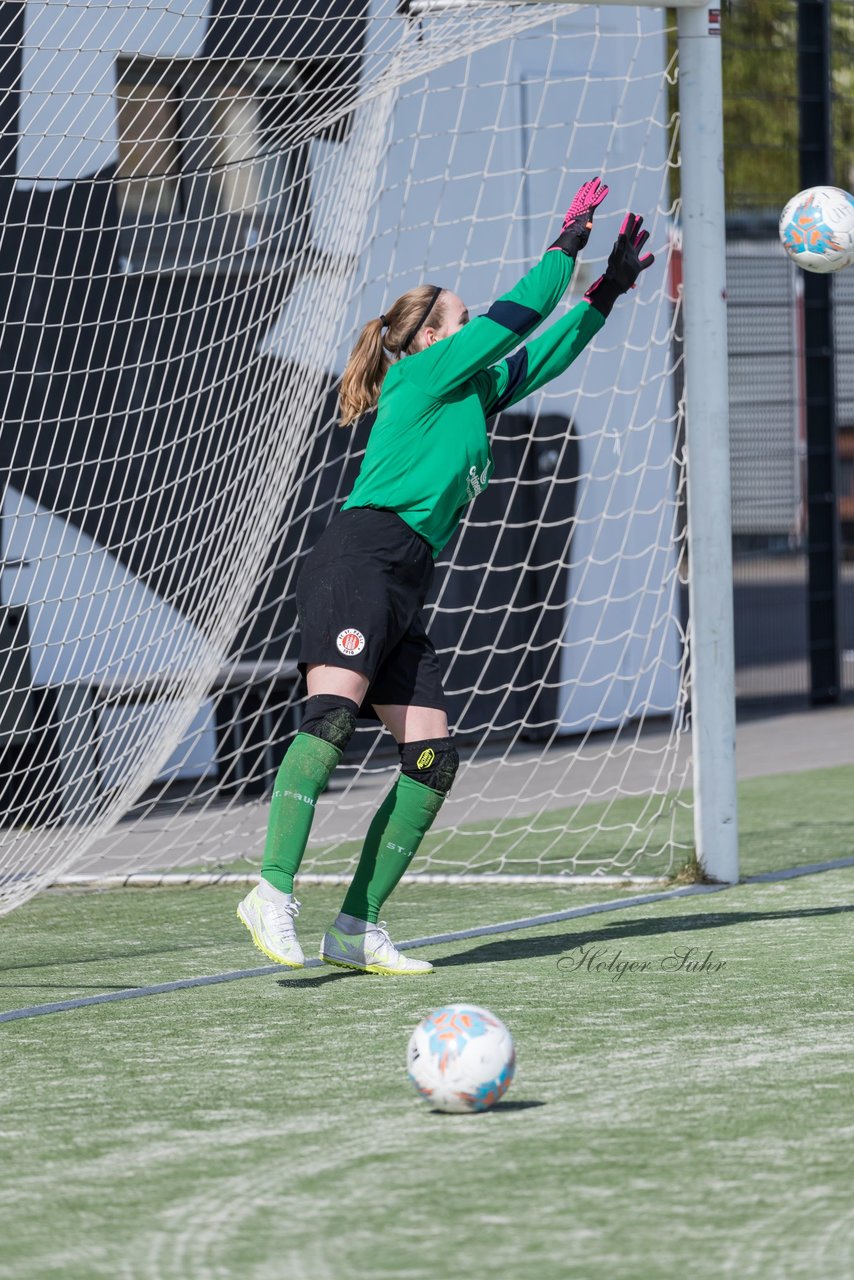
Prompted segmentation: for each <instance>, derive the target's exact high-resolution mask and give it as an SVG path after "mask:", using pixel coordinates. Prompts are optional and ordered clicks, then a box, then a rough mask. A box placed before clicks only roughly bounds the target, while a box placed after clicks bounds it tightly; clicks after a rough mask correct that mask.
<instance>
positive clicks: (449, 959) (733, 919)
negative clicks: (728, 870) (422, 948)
mask: <svg viewBox="0 0 854 1280" xmlns="http://www.w3.org/2000/svg"><path fill="white" fill-rule="evenodd" d="M846 912H849V913H850V912H854V905H850V906H839V907H809V908H806V909H804V910H802V911H715V912H703V913H702V914H701V913H698V914H697V915H688V916H669V917H657V916H651V917H649V918H647V919H641V920H638V919H637V918H635V919H633V920H620V921H615V922H614V923H613V924H609V925H606V926H605V927H604V928H601V929H583V930H580V931H579V932H575V931H574V930H569V929H567V930H563V929H562V930H561V931H560V933H553V934H549V935H548V936H547V937H537V938H530V937H526V936H525V935H524V934H514V935H513V937H510V938H504V939H502V940H501V941H499V942H484V943H481V944H480V945H479V946H476V947H469V948H468V949H467V950H465V951H457V952H456V953H455V954H454V955H451V956H441V957H439V958H438V959H434V961H433V964H434V965H435V967H436V968H437V969H445V968H450V967H451V966H453V965H466V964H498V963H501V962H502V961H504V960H535V959H537V958H540V957H543V956H554V955H561V954H562V953H563V952H564V951H568V950H570V949H573V948H575V947H584V946H589V945H590V944H591V943H604V942H626V941H627V940H628V939H629V938H653V937H660V936H667V935H668V934H672V933H695V932H698V931H702V930H706V929H722V928H726V927H728V926H730V925H739V924H758V923H762V922H769V923H770V922H773V921H776V920H807V919H817V918H819V917H822V916H835V915H841V914H843V913H846Z"/></svg>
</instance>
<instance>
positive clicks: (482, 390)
mask: <svg viewBox="0 0 854 1280" xmlns="http://www.w3.org/2000/svg"><path fill="white" fill-rule="evenodd" d="M642 223H643V219H642V218H638V217H636V215H635V214H633V213H630V214H627V215H626V218H625V220H624V221H623V225H622V227H621V229H620V234H619V236H618V237H617V240H616V243H615V244H614V248H613V249H612V250H611V255H610V257H609V259H608V266H607V268H606V269H605V272H604V274H603V275H601V276H600V277H599V279H598V280H597V281H595V283H594V284H592V285H591V286H590V288H589V289H588V290H587V292H586V294H585V295H584V301H583V302H579V303H578V305H577V306H575V307H573V308H572V310H571V311H569V312H567V314H566V315H565V316H562V317H561V319H560V320H558V321H556V323H555V324H553V325H551V326H550V327H549V328H548V329H547V330H546V331H545V333H542V334H540V336H539V337H538V338H534V339H533V340H532V341H531V342H529V343H528V344H527V345H526V346H524V347H520V348H519V350H518V351H515V352H514V353H513V355H512V356H510V357H509V358H508V359H507V360H502V361H501V363H500V364H496V365H494V366H493V367H492V368H491V369H485V370H484V371H483V372H481V373H478V374H477V375H476V377H475V385H476V386H477V391H478V395H479V396H480V399H481V402H482V404H483V411H484V413H485V414H486V416H487V417H489V416H491V415H492V414H496V413H500V412H501V411H502V410H503V409H508V408H509V407H510V406H511V405H514V404H516V403H517V401H519V400H522V399H524V397H525V396H527V395H530V394H531V392H532V391H538V390H539V388H540V387H542V386H545V384H546V383H547V382H551V381H552V379H553V378H557V377H558V376H559V375H560V374H561V373H563V372H564V371H565V370H566V369H568V368H569V366H570V365H571V364H572V362H573V360H575V359H576V358H577V357H578V356H579V355H580V354H581V352H582V351H583V350H584V348H585V347H586V346H587V344H588V342H589V341H590V339H591V338H592V337H593V335H594V334H596V333H598V332H599V330H600V329H601V328H602V326H603V324H604V323H605V320H606V318H607V317H608V315H609V314H610V312H611V308H612V307H613V305H614V303H615V302H616V300H617V298H618V297H619V296H620V295H621V294H623V293H628V291H629V290H630V289H633V288H634V286H635V283H636V281H637V278H638V276H639V275H640V273H641V272H642V271H645V270H646V269H647V267H651V266H652V264H653V262H654V261H655V258H654V257H653V255H652V254H651V253H648V254H646V255H644V257H641V256H640V251H641V249H642V248H643V246H644V244H645V243H646V241H647V239H648V238H649V232H647V231H642V230H641V226H642Z"/></svg>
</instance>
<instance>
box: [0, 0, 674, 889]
mask: <svg viewBox="0 0 854 1280" xmlns="http://www.w3.org/2000/svg"><path fill="white" fill-rule="evenodd" d="M2 21H3V22H4V23H5V24H6V30H5V34H4V43H5V50H4V52H5V55H6V61H5V69H4V71H3V79H2V84H0V98H2V102H3V108H2V109H3V112H4V117H3V118H4V124H5V126H6V127H5V128H4V136H6V137H12V136H15V135H17V141H16V143H15V145H13V146H11V147H10V148H9V150H8V152H7V154H6V155H5V156H4V161H3V168H2V175H3V176H2V183H3V191H4V206H5V216H4V225H3V230H2V233H0V270H2V273H3V276H4V281H3V299H4V307H5V309H6V313H5V316H4V330H3V337H2V345H3V353H4V359H3V364H2V369H3V372H2V379H3V395H4V417H3V422H2V428H0V431H1V432H2V457H3V470H4V476H5V487H4V491H3V505H2V515H1V517H0V557H1V559H0V568H2V572H0V626H2V633H0V672H2V674H0V689H2V706H0V790H2V813H3V817H2V830H0V894H2V900H3V902H4V903H5V906H6V907H7V908H8V907H11V906H14V905H16V904H17V903H19V902H22V901H24V900H25V899H26V898H27V897H29V896H31V895H32V894H33V893H35V892H37V891H38V890H39V889H40V888H42V887H44V886H46V885H48V884H51V883H53V882H56V881H57V880H58V879H60V878H61V877H67V876H70V875H78V876H99V877H109V876H121V877H127V876H129V875H133V874H137V873H151V874H156V875H158V876H159V875H161V874H162V873H169V872H175V873H180V874H182V875H184V874H188V873H190V872H193V873H197V872H198V873H204V872H209V873H216V874H219V873H221V872H225V871H227V872H246V873H249V872H251V871H253V870H256V869H257V867H258V866H259V865H260V852H261V849H262V846H263V838H264V829H265V822H266V811H267V799H268V796H269V792H270V789H271V787H272V781H273V778H274V776H275V773H276V770H277V768H278V765H279V763H280V760H281V757H282V755H283V753H284V750H285V748H286V746H287V743H288V741H289V735H291V734H292V733H293V731H294V728H295V725H296V724H297V723H298V712H299V704H300V699H301V696H302V692H301V689H300V686H299V682H298V679H297V673H296V668H295V658H296V651H297V645H296V641H297V635H296V614H295V606H294V584H295V579H296V576H297V574H298V573H299V570H300V567H301V565H302V563H303V561H304V558H305V556H306V554H307V552H308V550H309V549H310V548H311V546H312V545H313V544H314V542H315V541H316V540H317V538H318V536H319V534H320V533H321V532H322V530H323V529H324V528H325V527H326V525H327V524H328V522H329V520H330V519H331V518H332V516H333V515H334V513H335V512H336V511H337V510H338V508H339V506H340V504H341V502H342V501H343V499H344V498H345V497H346V495H347V493H348V492H349V487H350V486H351V485H352V482H353V479H354V476H355V474H356V471H357V469H358V465H359V460H360V457H361V454H362V452H363V450H364V447H365V442H366V439H367V436H368V432H369V428H370V423H369V422H363V423H362V424H361V425H359V426H357V428H356V429H355V430H353V431H343V430H341V429H339V428H338V427H337V426H336V425H335V421H334V401H335V389H336V380H337V378H338V376H339V375H340V373H341V370H342V368H343V364H344V361H345V359H346V356H347V354H348V352H349V349H350V347H351V346H352V343H353V341H354V338H355V335H356V333H357V332H358V329H359V327H360V326H361V325H362V324H363V323H364V322H365V321H366V320H368V319H370V318H372V317H375V316H377V315H379V314H380V313H381V312H382V311H383V309H384V308H386V307H387V306H388V305H389V304H390V303H391V301H393V299H394V298H395V297H397V296H398V295H399V294H401V293H403V292H404V291H405V290H407V289H409V288H411V287H412V286H414V285H416V284H418V283H421V282H423V281H430V282H437V283H440V284H442V285H443V286H445V287H446V288H449V289H452V290H454V291H455V292H457V293H459V294H460V295H461V296H462V297H463V298H464V300H465V301H466V303H467V304H468V306H469V308H470V310H471V311H472V312H473V313H477V312H479V311H482V310H485V309H486V308H487V307H488V306H489V304H490V303H491V301H492V300H493V299H494V298H495V297H496V296H497V295H499V294H500V293H502V292H505V291H506V290H507V289H508V288H509V287H510V286H512V284H513V283H514V282H515V281H516V280H517V279H518V278H519V276H521V275H522V274H523V273H524V272H525V271H526V270H527V269H528V268H529V267H530V266H531V265H533V263H534V262H535V261H536V260H537V259H538V257H539V256H540V255H541V253H542V252H543V250H544V249H545V248H546V246H547V245H549V244H550V243H551V242H552V240H553V239H554V238H555V236H556V234H557V232H558V231H559V229H560V225H561V221H562V217H563V213H564V211H565V209H566V208H567V206H568V204H569V203H570V201H571V199H572V196H573V194H574V192H575V190H576V188H577V187H578V186H579V185H580V183H581V182H582V181H584V180H586V179H587V178H589V177H591V176H593V175H596V174H601V175H602V176H603V177H604V178H605V181H606V182H607V183H608V184H609V185H610V188H611V191H610V195H609V197H608V199H607V201H606V202H605V204H604V205H603V206H602V208H601V209H600V210H599V211H598V213H597V215H596V220H595V227H594V231H593V233H592V236H591V240H590V243H589V245H588V247H587V249H586V250H585V252H584V253H583V255H582V257H581V259H580V261H579V264H578V267H577V270H576V275H575V279H574V281H573V285H572V288H571V291H570V294H569V296H568V298H567V300H566V304H565V305H567V306H569V305H573V304H574V303H575V302H577V301H578V300H579V299H580V297H581V296H582V294H583V292H584V289H585V288H586V286H587V285H588V284H589V283H590V282H591V281H592V280H593V279H595V278H596V276H598V275H599V274H600V273H601V271H602V270H603V269H604V264H605V261H606V259H607V255H608V252H609V251H610V248H611V245H612V243H613V240H614V238H615V235H616V233H617V230H618V228H619V225H620V222H621V220H622V217H623V215H624V213H625V211H626V210H627V209H632V210H634V211H636V212H639V213H641V214H643V216H644V219H645V225H646V226H647V227H648V228H649V230H650V232H651V239H650V242H649V246H648V247H649V248H650V249H651V250H653V251H654V253H655V255H656V263H655V266H654V268H653V269H652V270H650V271H648V272H646V273H645V274H644V276H643V277H642V278H641V281H640V283H639V286H638V289H637V290H636V291H635V292H633V293H632V294H631V295H630V296H629V297H628V298H626V299H623V300H621V301H620V302H619V303H618V304H617V306H616V307H615V309H614V312H613V314H612V316H611V317H610V319H609V320H608V321H607V323H606V325H605V327H604V328H603V329H602V331H601V332H600V333H599V334H598V336H597V337H596V339H595V341H594V342H593V343H592V344H591V346H590V348H589V349H588V350H587V351H585V353H584V354H583V355H582V357H580V358H579V359H578V361H577V362H576V363H575V364H574V365H573V366H572V367H571V368H570V370H569V371H568V372H567V373H566V374H564V375H562V376H561V377H560V378H559V379H558V380H557V381H555V382H553V383H551V384H550V385H549V386H548V387H546V388H545V389H544V390H543V391H542V392H540V393H538V394H537V395H535V396H532V397H530V398H529V399H528V400H526V401H523V402H522V403H520V404H519V405H517V406H516V407H515V408H514V409H513V410H512V411H510V412H508V413H505V414H503V415H501V416H500V417H499V418H498V419H497V420H496V421H495V422H494V423H493V424H492V426H491V431H492V443H493V452H494V455H495V461H496V466H495V474H494V477H493V479H492V480H491V481H490V484H489V486H488V488H487V489H486V490H485V491H484V492H483V493H482V494H480V496H479V497H478V498H477V499H476V501H475V502H474V503H472V505H471V506H470V508H469V509H468V512H467V515H466V519H465V522H464V525H463V527H462V529H461V531H460V533H459V535H458V536H457V537H456V538H455V539H454V540H453V541H452V542H451V544H450V545H449V547H448V548H447V549H446V551H445V552H444V553H443V554H442V556H441V558H440V560H439V562H438V567H437V574H436V580H435V587H434V590H433V592H432V594H431V598H430V602H429V610H428V613H429V621H428V626H429V630H430V633H431V635H432V637H433V639H434V642H435V643H436V646H437V648H438V650H439V652H440V656H441V659H442V662H443V667H444V673H445V683H446V688H447V693H448V699H449V705H450V708H451V718H452V727H453V729H454V731H455V733H456V736H457V738H458V739H459V743H460V755H461V757H462V761H463V764H462V767H461V770H460V773H459V774H458V777H457V781H456V784H455V787H454V790H453V792H452V794H451V796H450V797H449V799H448V801H447V803H446V804H445V806H444V808H443V810H442V813H441V815H440V818H439V820H438V822H437V824H436V827H435V828H434V830H433V831H432V832H431V834H430V836H429V837H428V839H427V840H426V841H425V844H424V846H423V850H422V853H421V854H420V855H419V858H418V861H417V864H416V867H415V868H414V869H413V870H414V871H415V872H423V873H431V874H439V875H464V874H465V875H471V874H482V875H487V874H490V875H512V876H521V875H558V876H563V877H570V876H572V875H595V876H600V877H601V876H605V875H608V874H611V875H619V876H624V875H628V874H630V873H631V874H639V875H655V876H660V875H665V874H668V873H671V872H673V871H675V870H676V869H678V868H679V867H680V866H681V865H682V864H683V863H684V862H685V861H686V859H687V857H688V856H689V851H690V845H691V824H690V814H689V809H690V797H689V796H688V795H687V793H686V791H685V777H686V770H687V768H688V763H689V761H688V751H687V736H686V734H685V709H686V705H687V689H688V680H687V647H686V640H685V637H686V625H687V617H686V594H685V591H684V589H683V585H684V584H683V581H682V579H683V577H684V573H683V569H684V564H685V556H684V518H683V501H682V499H683V468H682V453H683V438H682V430H681V417H680V405H681V402H682V381H681V347H680V312H679V298H680V283H679V281H680V277H679V260H678V252H677V244H678V237H677V231H676V229H677V227H678V201H677V195H678V182H676V181H675V175H676V171H677V169H678V150H677V140H678V134H677V128H676V117H675V115H674V111H673V102H672V92H673V85H674V83H675V78H676V71H675V65H674V58H673V57H672V52H671V43H672V42H671V41H669V39H668V33H667V30H666V19H665V15H664V10H651V9H646V8H644V9H638V10H635V9H633V8H631V7H624V8H611V7H609V8H602V9H600V10H597V9H596V8H593V7H590V6H572V5H555V6H544V5H520V6H513V7H511V6H509V5H506V4H496V5H486V4H482V3H478V4H475V5H473V6H469V7H465V6H463V7H460V8H449V9H447V10H446V11H436V12H431V11H429V10H428V11H426V12H424V13H422V14H421V15H420V16H406V15H405V14H403V13H401V12H398V11H397V10H396V9H395V7H394V5H393V4H391V3H389V0H373V3H371V4H368V3H367V2H366V0H332V2H331V3H329V2H327V3H324V4H320V3H314V0H300V2H299V3H296V4H290V5H287V6H286V5H283V4H280V3H278V0H256V2H253V3H247V2H245V0H241V2H239V3H238V2H236V0H171V2H170V0H148V2H146V0H113V2H112V3H110V0H102V2H101V3H100V4H97V5H92V4H89V3H82V2H81V3H75V2H74V0H72V2H71V3H65V2H63V3H59V2H58V0H40V2H37V0H28V3H26V4H21V5H8V6H4V15H3V18H2ZM547 323H548V322H547ZM396 768H397V753H396V750H394V749H393V744H392V742H391V739H390V738H389V736H388V735H387V734H385V733H380V732H379V731H378V729H377V727H376V726H375V725H372V724H371V723H369V722H368V723H364V724H362V725H360V728H359V730H358V732H357V734H356V737H355V739H354V742H353V744H352V746H351V748H350V749H349V750H348V753H347V754H346V756H345V760H344V762H343V764H342V766H341V767H340V769H339V770H338V772H337V773H336V774H335V775H334V777H333V780H332V784H331V787H330V790H329V792H328V793H327V797H326V798H325V800H323V801H321V803H320V805H319V807H318V813H317V818H316V822H315V826H314V829H313V832H312V841H311V845H310V847H309V850H308V853H307V855H306V859H305V862H304V864H303V872H304V873H314V874H336V875H346V874H347V872H348V871H349V870H351V869H352V868H353V866H354V865H355V861H356V858H357V856H358V849H359V841H360V837H361V836H362V835H363V834H364V832H365V831H366V829H367V826H368V823H369V821H370V817H371V814H372V812H373V809H374V807H375V805H376V803H377V802H378V799H379V798H380V796H381V795H382V793H383V791H384V790H385V789H386V788H387V786H388V785H389V783H390V781H391V778H392V777H393V775H394V771H395V770H396ZM686 815H687V817H686Z"/></svg>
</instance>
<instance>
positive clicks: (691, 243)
mask: <svg viewBox="0 0 854 1280" xmlns="http://www.w3.org/2000/svg"><path fill="white" fill-rule="evenodd" d="M519 2H520V0H506V3H508V5H510V4H516V3H519ZM567 2H569V0H567ZM469 3H473V4H474V5H477V4H478V3H480V0H412V2H411V3H410V4H409V5H408V10H409V12H411V13H425V14H426V13H430V12H440V11H442V10H445V11H451V10H454V9H459V8H460V6H461V4H469ZM521 3H533V4H535V3H537V0H521ZM600 4H604V5H614V6H618V5H619V6H620V7H623V8H625V7H627V6H626V5H625V3H624V0H600ZM485 7H489V0H485ZM573 7H577V6H573ZM636 7H638V8H652V9H658V8H661V7H662V6H661V5H657V4H655V3H654V2H653V0H638V4H637V6H636ZM667 7H668V8H670V9H676V10H678V15H677V20H678V52H679V112H680V116H681V128H680V133H681V139H682V140H684V141H686V142H687V143H688V144H689V145H687V146H686V148H685V150H684V151H682V154H681V173H682V182H681V190H682V266H683V273H684V281H685V302H684V338H683V341H684V350H685V380H686V384H690V390H689V392H688V394H689V395H690V405H691V409H690V418H689V426H688V456H689V461H688V466H687V488H688V503H687V507H688V521H689V534H688V547H689V556H690V564H691V573H690V577H689V586H690V597H691V607H690V614H691V630H690V634H691V638H690V645H691V712H692V714H691V725H692V740H693V775H694V839H695V848H696V855H697V861H698V863H699V865H700V867H701V868H702V870H703V873H704V875H705V876H707V877H708V878H709V879H710V880H716V881H720V882H722V883H728V884H729V883H735V882H736V881H737V880H738V865H739V864H738V814H737V797H736V763H735V653H734V639H733V634H734V633H733V596H732V537H731V528H732V519H731V500H730V448H729V399H728V384H727V314H726V210H725V204H724V182H723V165H724V138H723V86H722V78H721V8H720V6H719V5H709V4H707V3H705V2H701V3H697V0H673V3H671V4H669V5H668V6H667Z"/></svg>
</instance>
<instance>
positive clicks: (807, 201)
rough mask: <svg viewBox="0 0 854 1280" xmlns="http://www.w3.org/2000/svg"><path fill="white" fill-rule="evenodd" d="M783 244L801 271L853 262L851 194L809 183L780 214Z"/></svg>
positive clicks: (834, 268)
mask: <svg viewBox="0 0 854 1280" xmlns="http://www.w3.org/2000/svg"><path fill="white" fill-rule="evenodd" d="M780 240H781V241H782V243H783V248H784V249H785V250H786V253H787V254H788V255H789V257H790V258H791V259H792V262H794V263H797V265H798V266H799V267H803V269H804V271H818V272H821V273H822V274H824V273H826V272H828V271H839V270H840V269H841V268H842V267H849V266H851V265H852V263H854V196H852V195H849V194H848V192H847V191H842V190H841V189H840V188H839V187H808V188H807V190H806V191H799V192H798V194H797V195H796V196H792V198H791V200H790V201H789V203H788V204H787V205H786V207H785V209H784V210H783V212H782V213H781V214H780Z"/></svg>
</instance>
